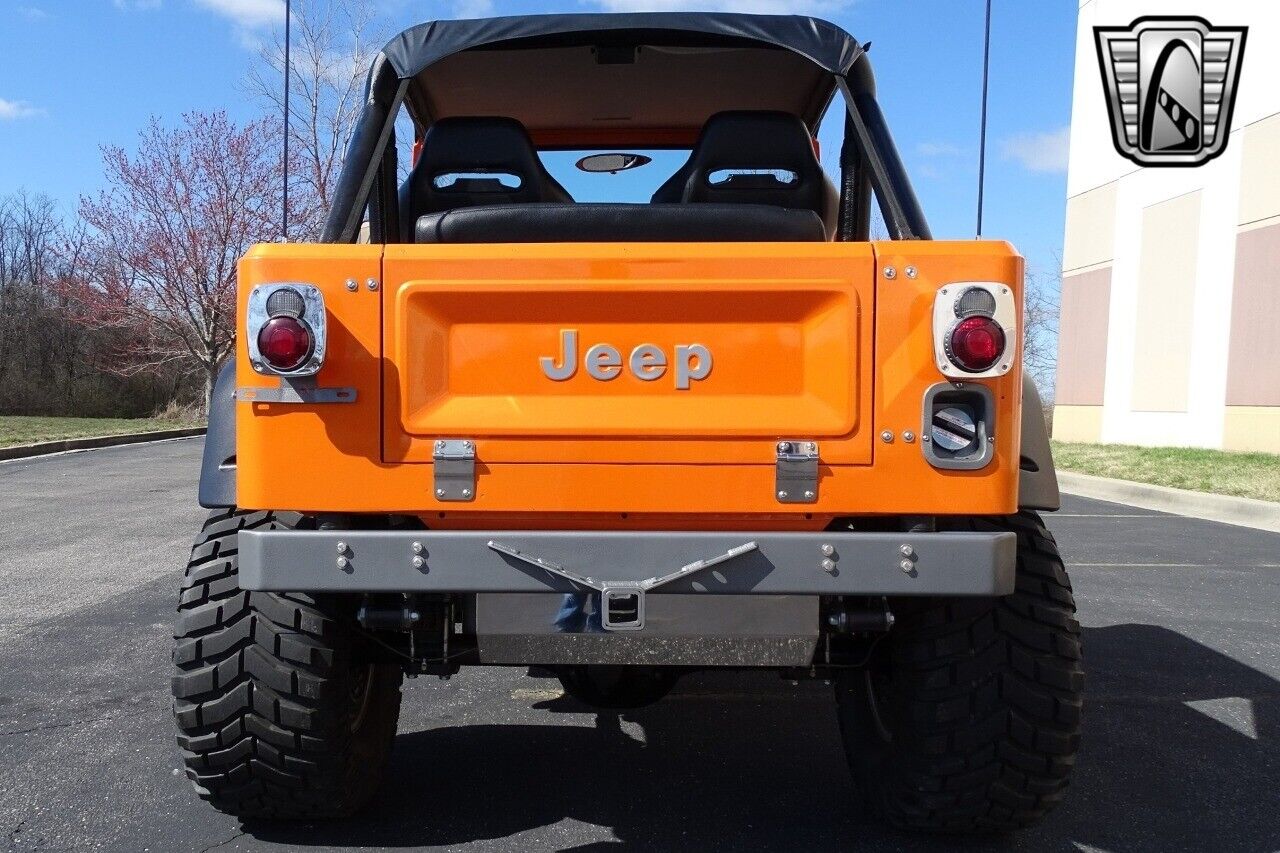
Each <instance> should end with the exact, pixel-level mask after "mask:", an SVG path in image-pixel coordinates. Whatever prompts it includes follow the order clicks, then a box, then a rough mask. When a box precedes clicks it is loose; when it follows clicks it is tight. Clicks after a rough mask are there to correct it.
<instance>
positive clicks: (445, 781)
mask: <svg viewBox="0 0 1280 853" xmlns="http://www.w3.org/2000/svg"><path fill="white" fill-rule="evenodd" d="M199 454H200V441H199V440H186V441H175V442H167V443H161V444H153V445H141V446H135V447H126V448H114V449H107V450H99V451H92V452H88V453H79V454H69V455H64V456H56V457H49V458H45V459H38V460H27V461H18V462H7V463H0V832H2V833H3V836H0V837H2V838H3V841H4V843H6V844H7V845H8V848H9V849H12V850H88V849H104V850H127V851H136V850H166V851H167V850H192V851H209V850H218V851H231V850H285V849H314V850H330V849H350V848H359V849H362V850H368V849H405V848H419V847H421V848H431V849H436V848H438V849H455V848H456V849H467V850H485V851H488V850H521V851H524V850H551V849H559V850H576V851H604V850H627V849H635V850H682V851H683V850H788V851H795V850H868V851H871V850H874V851H880V850H900V849H904V848H911V849H922V847H923V846H924V845H922V843H921V842H920V841H919V839H916V838H912V837H907V836H902V835H897V834H895V833H892V832H888V831H886V830H882V829H880V828H877V827H874V826H867V825H864V824H860V823H858V822H857V821H856V820H855V819H854V818H853V817H852V816H851V814H850V810H849V809H848V807H847V802H848V798H849V796H850V791H849V780H848V773H847V770H846V768H845V766H844V762H843V757H842V755H841V750H840V743H839V738H838V735H837V732H836V724H835V717H834V712H833V700H832V698H831V695H830V689H829V688H827V687H825V686H824V685H822V684H821V683H803V684H800V685H798V686H792V685H790V684H789V683H787V682H783V681H781V680H780V679H778V678H777V676H774V675H766V674H741V673H717V674H710V673H708V674H703V675H699V676H695V677H692V678H689V679H687V680H686V681H685V682H684V683H682V685H681V686H680V687H678V688H677V690H676V692H675V693H673V694H672V696H670V697H669V698H668V699H666V700H665V701H663V702H662V703H660V704H658V705H656V706H654V707H651V708H647V709H643V710H640V711H631V712H626V713H624V714H621V715H619V714H617V713H599V714H597V713H594V712H590V711H588V710H585V709H583V708H582V707H581V706H578V705H576V704H574V703H572V702H571V701H570V700H567V699H565V698H563V697H562V696H561V695H560V691H559V689H558V683H557V682H555V681H551V680H546V679H537V678H530V677H528V676H527V675H526V674H525V672H524V670H504V669H473V670H469V671H468V670H464V671H463V672H462V673H461V674H460V675H459V676H457V677H455V678H453V679H452V680H449V681H441V680H438V679H434V678H421V679H418V680H416V681H412V682H407V683H406V690H405V703H404V712H403V715H402V718H401V722H400V734H399V737H398V738H397V741H396V745H395V754H394V757H393V761H392V766H391V770H390V774H389V778H388V781H387V783H386V785H385V787H384V790H383V791H382V793H381V796H380V798H379V799H378V801H377V803H376V805H375V807H374V808H373V809H371V811H370V812H369V813H368V814H366V815H365V816H363V817H362V818H360V819H358V820H355V821H351V822H344V823H339V824H331V825H322V826H317V825H275V826H258V825H251V826H242V825H240V824H239V823H238V822H237V821H235V820H234V819H232V818H229V817H227V816H225V815H221V814H218V813H216V812H214V811H212V810H211V809H210V808H208V807H207V806H206V805H204V804H203V803H201V802H200V801H199V800H198V799H197V798H196V797H195V795H194V794H193V792H192V791H191V789H190V787H189V785H188V783H187V781H186V779H185V778H183V777H182V776H181V775H180V773H179V771H178V770H177V767H178V759H177V748H176V746H175V744H174V739H173V729H172V724H171V720H170V716H169V692H168V677H169V646H170V637H171V635H170V630H171V615H172V612H173V607H174V603H175V592H176V589H177V585H178V579H179V576H180V572H181V567H182V565H183V563H184V561H185V558H186V552H187V549H188V548H189V546H190V542H191V538H192V535H193V534H194V532H195V531H196V529H197V527H198V525H199V523H200V519H201V516H202V510H200V509H199V508H198V507H197V506H196V505H195V481H196V477H197V473H198V468H199ZM1049 523H1050V527H1051V528H1052V529H1053V531H1054V532H1055V534H1056V535H1057V538H1058V541H1059V544H1060V545H1061V548H1062V551H1063V554H1064V555H1065V556H1066V559H1067V562H1068V564H1069V566H1070V567H1071V575H1072V579H1073V581H1074V583H1075V588H1076V595H1077V600H1078V603H1079V606H1080V621H1081V623H1082V624H1083V626H1084V629H1085V630H1084V642H1085V654H1086V666H1087V671H1088V681H1087V691H1088V696H1087V708H1086V714H1087V716H1086V722H1085V737H1084V741H1083V746H1082V750H1081V753H1080V759H1079V764H1078V767H1077V771H1076V775H1075V779H1074V782H1073V791H1072V793H1071V795H1070V797H1069V799H1068V801H1067V802H1066V804H1065V806H1064V807H1063V808H1062V809H1061V810H1059V811H1058V812H1057V813H1055V814H1054V815H1053V816H1052V817H1051V818H1050V819H1049V820H1048V821H1047V822H1046V823H1045V824H1044V825H1043V826H1041V827H1039V828H1036V829H1034V830H1030V831H1027V832H1024V833H1022V834H1019V835H1016V836H1012V837H1011V838H1008V839H1003V840H999V841H995V842H979V843H973V842H965V843H963V844H962V845H959V844H958V842H955V841H947V840H936V841H931V842H930V843H929V847H928V849H951V848H952V847H954V846H959V847H960V848H961V849H965V850H979V849H998V850H1023V849H1025V850H1035V851H1058V850H1064V851H1065V850H1070V851H1146V850H1150V851H1176V850H1206V851H1208V850H1212V851H1273V850H1277V849H1280V681H1278V679H1280V534H1275V533H1264V532H1260V531H1254V530H1248V529H1243V528H1236V527H1230V526H1226V525H1221V524H1215V523H1212V522H1207V521H1197V520H1193V519H1186V518H1180V517H1176V516H1169V515H1162V514H1159V513H1154V512H1148V511H1145V510H1139V509H1134V508H1131V507H1126V506H1122V505H1118V504H1107V503H1102V502H1098V501H1089V500H1084V499H1076V498H1068V499H1067V500H1066V503H1065V506H1064V508H1063V511H1062V512H1061V513H1059V514H1057V515H1055V516H1052V517H1051V518H1050V522H1049Z"/></svg>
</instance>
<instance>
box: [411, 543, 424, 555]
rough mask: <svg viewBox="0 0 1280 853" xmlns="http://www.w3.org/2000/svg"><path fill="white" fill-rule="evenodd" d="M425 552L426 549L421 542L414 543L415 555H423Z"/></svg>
mask: <svg viewBox="0 0 1280 853" xmlns="http://www.w3.org/2000/svg"><path fill="white" fill-rule="evenodd" d="M424 550H425V549H424V548H423V547H422V543H421V542H414V543H413V553H415V554H421V553H422V552H423V551H424Z"/></svg>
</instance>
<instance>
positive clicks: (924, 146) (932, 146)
mask: <svg viewBox="0 0 1280 853" xmlns="http://www.w3.org/2000/svg"><path fill="white" fill-rule="evenodd" d="M916 153H917V154H919V155H920V156H921V157H955V156H958V155H959V154H962V153H963V152H962V151H961V150H960V146H958V145H954V144H952V143H950V142H921V143H920V144H919V145H917V146H916Z"/></svg>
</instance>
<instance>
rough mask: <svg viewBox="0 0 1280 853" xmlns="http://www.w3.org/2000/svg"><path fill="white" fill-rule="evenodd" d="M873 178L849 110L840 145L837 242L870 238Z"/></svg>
mask: <svg viewBox="0 0 1280 853" xmlns="http://www.w3.org/2000/svg"><path fill="white" fill-rule="evenodd" d="M870 232H871V178H870V176H869V175H868V174H867V163H866V159H865V158H864V157H863V156H862V152H861V150H860V149H859V147H858V145H857V140H856V139H855V136H854V132H853V119H852V118H851V117H850V116H849V114H848V112H847V111H846V113H845V117H844V140H843V141H842V142H841V144H840V215H839V218H838V220H837V223H836V239H837V240H840V241H843V242H848V241H851V240H867V239H870Z"/></svg>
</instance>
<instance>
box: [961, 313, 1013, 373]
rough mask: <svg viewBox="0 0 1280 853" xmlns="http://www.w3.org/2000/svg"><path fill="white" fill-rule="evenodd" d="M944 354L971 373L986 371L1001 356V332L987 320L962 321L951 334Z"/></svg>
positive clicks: (1002, 344) (1002, 335)
mask: <svg viewBox="0 0 1280 853" xmlns="http://www.w3.org/2000/svg"><path fill="white" fill-rule="evenodd" d="M948 344H949V345H948V347H947V354H948V355H950V356H951V360H952V361H954V362H955V363H956V366H957V367H960V368H961V369H963V370H968V371H969V372H971V373H980V372H982V371H984V370H989V369H990V368H991V366H992V365H993V364H995V363H996V362H997V361H999V360H1000V356H1002V355H1004V345H1005V340H1004V329H1002V328H1001V327H1000V324H999V323H997V322H996V321H995V320H993V319H991V318H990V317H966V318H965V319H963V320H961V321H960V322H959V323H956V325H955V328H953V329H952V330H951V337H950V340H949V341H948Z"/></svg>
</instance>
